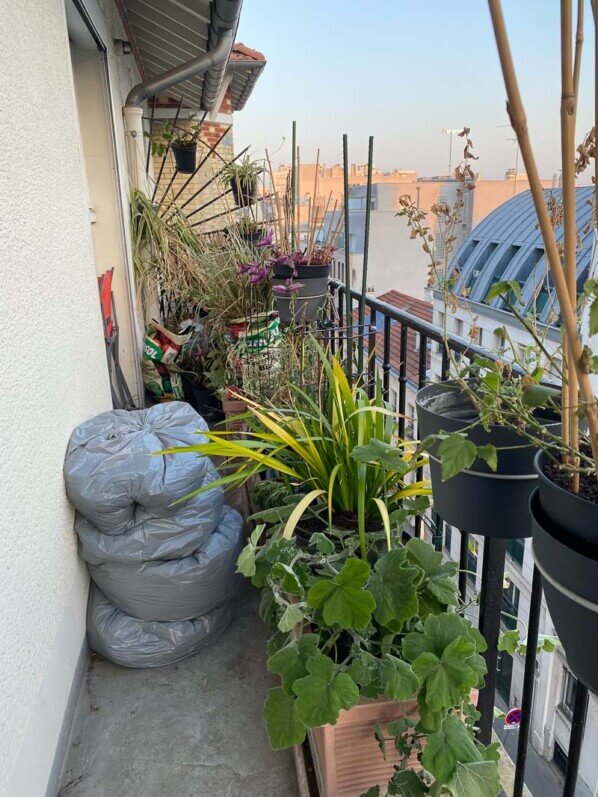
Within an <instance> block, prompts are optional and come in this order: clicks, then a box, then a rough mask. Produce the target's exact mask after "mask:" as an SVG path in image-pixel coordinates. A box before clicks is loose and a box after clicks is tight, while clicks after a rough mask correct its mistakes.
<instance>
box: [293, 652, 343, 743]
mask: <svg viewBox="0 0 598 797" xmlns="http://www.w3.org/2000/svg"><path fill="white" fill-rule="evenodd" d="M307 670H308V672H309V675H307V676H306V677H305V678H300V679H299V680H298V681H295V683H294V684H293V692H294V693H295V694H296V695H297V716H298V717H299V719H300V720H301V721H302V722H303V723H304V724H305V725H307V726H308V727H309V728H315V727H318V726H319V725H334V724H335V723H336V721H337V719H338V715H339V713H340V711H341V709H347V708H351V706H354V705H356V704H357V703H358V702H359V688H358V686H357V684H356V683H355V681H354V680H353V679H352V678H351V676H350V675H349V674H348V673H346V672H341V673H338V674H337V675H335V674H334V670H335V667H334V663H333V662H332V659H329V658H328V656H324V654H322V653H317V654H316V655H315V656H313V657H312V658H311V659H309V660H308V661H307Z"/></svg>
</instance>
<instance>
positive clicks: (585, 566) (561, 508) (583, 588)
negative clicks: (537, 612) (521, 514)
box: [530, 451, 598, 693]
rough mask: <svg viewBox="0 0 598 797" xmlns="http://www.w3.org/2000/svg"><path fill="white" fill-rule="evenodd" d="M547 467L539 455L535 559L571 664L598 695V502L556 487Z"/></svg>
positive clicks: (534, 499)
mask: <svg viewBox="0 0 598 797" xmlns="http://www.w3.org/2000/svg"><path fill="white" fill-rule="evenodd" d="M549 462H550V460H549V458H548V456H547V455H546V453H545V452H543V451H540V452H538V454H537V456H536V459H535V463H534V464H535V468H536V473H537V475H538V490H537V491H535V492H534V494H533V495H532V498H531V501H530V511H531V516H532V529H533V553H534V559H535V561H536V566H537V567H538V569H539V570H540V573H541V574H542V586H543V588H544V594H545V595H546V601H547V603H548V610H549V611H550V616H551V617H552V621H553V622H554V626H555V629H556V632H557V634H558V637H559V639H560V641H561V643H562V645H563V648H564V649H565V653H566V654H567V663H568V665H569V666H570V668H571V670H572V671H573V672H574V674H575V675H576V676H577V677H578V678H579V680H580V681H581V682H582V683H583V684H585V685H586V686H587V687H588V688H589V689H591V690H592V691H593V692H595V693H598V668H597V667H596V662H597V661H598V634H597V633H596V631H597V629H598V534H597V532H598V503H595V502H594V501H588V500H587V499H586V498H583V497H582V496H580V495H575V494H574V493H572V492H571V491H570V490H568V489H566V488H565V487H564V486H560V485H559V484H557V483H556V482H555V481H554V477H553V474H552V473H547V472H546V467H547V465H548V464H549Z"/></svg>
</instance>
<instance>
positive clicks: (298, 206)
mask: <svg viewBox="0 0 598 797" xmlns="http://www.w3.org/2000/svg"><path fill="white" fill-rule="evenodd" d="M300 176H301V156H300V152H299V145H297V173H296V175H295V183H296V185H297V189H296V196H295V210H296V211H297V221H296V223H295V222H294V223H295V240H296V241H297V246H298V248H301V203H300V199H301V191H300V180H299V178H300Z"/></svg>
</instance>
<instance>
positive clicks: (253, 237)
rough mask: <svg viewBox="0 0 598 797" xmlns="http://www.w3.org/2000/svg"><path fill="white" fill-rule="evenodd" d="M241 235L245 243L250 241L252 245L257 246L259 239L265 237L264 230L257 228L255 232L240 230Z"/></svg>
mask: <svg viewBox="0 0 598 797" xmlns="http://www.w3.org/2000/svg"><path fill="white" fill-rule="evenodd" d="M239 237H240V238H242V239H243V240H244V241H245V243H248V244H249V245H250V246H255V245H256V244H257V243H259V241H261V240H262V238H263V237H264V233H263V232H262V230H255V231H254V232H240V233H239Z"/></svg>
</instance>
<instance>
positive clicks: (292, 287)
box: [272, 279, 305, 296]
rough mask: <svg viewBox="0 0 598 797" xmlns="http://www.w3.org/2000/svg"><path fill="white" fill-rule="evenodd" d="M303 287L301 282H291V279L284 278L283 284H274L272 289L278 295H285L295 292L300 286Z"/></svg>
mask: <svg viewBox="0 0 598 797" xmlns="http://www.w3.org/2000/svg"><path fill="white" fill-rule="evenodd" d="M303 287H305V286H304V285H303V284H302V283H301V282H293V280H291V279H288V280H286V282H285V284H284V285H274V286H273V287H272V291H273V292H274V293H276V294H278V295H279V296H285V295H288V294H289V293H297V291H300V290H301V288H303Z"/></svg>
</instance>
